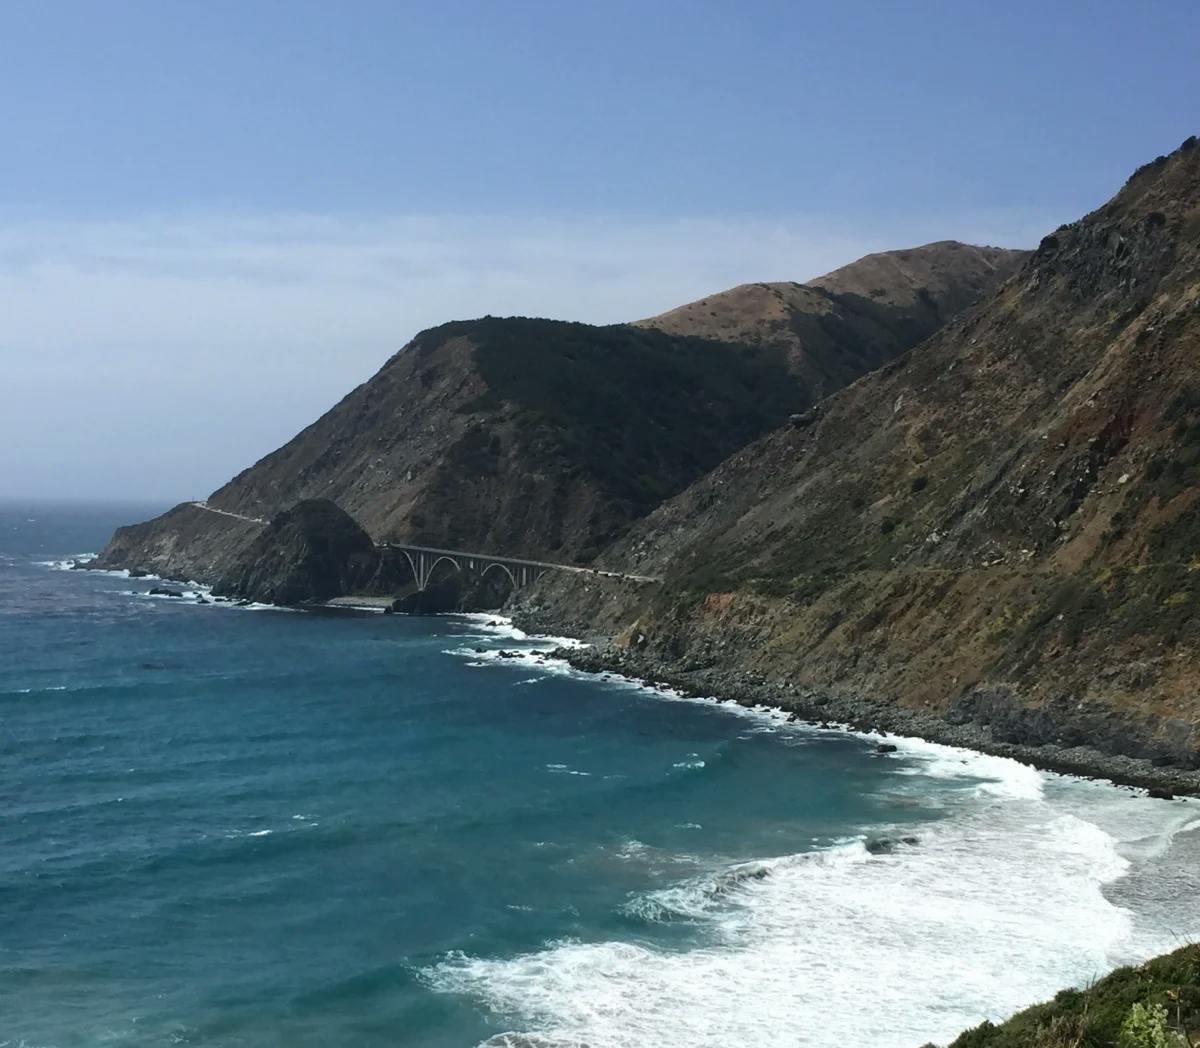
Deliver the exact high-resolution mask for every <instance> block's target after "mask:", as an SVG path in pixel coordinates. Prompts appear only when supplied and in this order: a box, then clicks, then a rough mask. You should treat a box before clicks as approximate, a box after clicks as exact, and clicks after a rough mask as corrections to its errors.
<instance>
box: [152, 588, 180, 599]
mask: <svg viewBox="0 0 1200 1048" xmlns="http://www.w3.org/2000/svg"><path fill="white" fill-rule="evenodd" d="M148 592H149V595H150V596H151V597H182V596H183V592H182V591H181V590H174V589H167V588H166V587H165V586H155V587H154V588H153V589H151V590H149V591H148Z"/></svg>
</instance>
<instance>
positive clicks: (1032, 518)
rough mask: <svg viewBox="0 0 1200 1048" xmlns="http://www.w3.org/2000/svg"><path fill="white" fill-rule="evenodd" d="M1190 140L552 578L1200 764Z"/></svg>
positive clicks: (699, 660) (709, 658)
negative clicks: (801, 418) (1001, 280)
mask: <svg viewBox="0 0 1200 1048" xmlns="http://www.w3.org/2000/svg"><path fill="white" fill-rule="evenodd" d="M1198 499H1200V149H1198V148H1197V147H1196V144H1195V140H1194V139H1189V140H1188V142H1187V143H1185V144H1184V146H1183V147H1181V148H1180V149H1179V150H1178V151H1177V152H1176V153H1174V154H1172V155H1171V156H1170V157H1166V158H1160V159H1159V160H1158V161H1156V162H1155V163H1153V164H1151V165H1147V167H1146V168H1144V169H1142V170H1140V171H1139V172H1137V173H1136V174H1135V175H1134V176H1133V177H1132V178H1131V179H1130V181H1129V182H1128V183H1127V185H1126V186H1125V187H1124V189H1122V190H1121V192H1120V193H1118V195H1117V196H1116V197H1115V198H1114V199H1113V200H1112V201H1111V202H1109V203H1108V204H1106V205H1105V206H1104V207H1102V208H1100V209H1099V210H1097V211H1095V212H1093V213H1092V214H1090V215H1088V216H1087V217H1086V218H1084V219H1083V220H1081V221H1079V222H1076V223H1073V224H1071V225H1067V226H1063V227H1061V228H1060V229H1059V230H1057V231H1056V232H1055V233H1054V234H1052V235H1050V236H1048V237H1046V238H1045V239H1044V240H1043V241H1042V244H1041V246H1040V247H1039V249H1038V250H1037V252H1036V253H1035V254H1034V255H1033V256H1032V257H1031V258H1030V259H1029V260H1028V261H1027V262H1026V263H1025V265H1024V266H1023V267H1022V269H1021V271H1020V272H1019V273H1018V275H1017V276H1016V277H1015V278H1014V279H1012V280H1011V281H1009V282H1008V283H1007V284H1006V285H1005V286H1004V287H1003V289H1002V290H1001V291H1000V292H999V294H998V295H997V296H995V297H994V298H993V299H991V300H989V302H988V303H987V304H986V305H985V306H983V307H981V308H980V309H977V310H975V311H973V312H971V313H969V314H967V315H966V316H965V317H963V318H961V319H959V320H957V321H955V322H953V323H951V324H950V325H949V326H948V327H947V328H945V329H944V330H943V331H941V332H940V333H938V334H937V335H935V336H934V337H933V338H931V339H930V340H929V341H927V342H926V343H924V344H923V345H921V346H920V347H918V348H917V349H916V350H914V351H913V352H912V353H911V354H909V355H907V356H906V357H904V358H901V359H899V360H897V361H895V362H894V363H892V364H890V365H888V366H887V367H885V368H883V369H882V370H881V371H878V372H876V373H874V374H872V375H869V376H867V377H866V378H864V379H862V380H860V381H858V382H856V383H855V384H854V385H852V386H850V387H849V388H847V389H845V390H843V391H842V392H840V393H839V394H837V395H835V396H833V397H831V398H830V399H829V400H827V401H825V402H824V403H823V404H822V406H821V410H820V417H819V419H818V420H817V421H816V423H815V424H814V425H812V426H810V427H806V428H793V427H784V428H781V429H780V430H778V431H776V432H774V433H772V434H770V435H769V436H767V437H765V438H764V439H762V440H761V441H758V442H756V443H755V444H753V445H751V446H750V447H748V448H746V449H744V450H743V451H741V452H739V453H737V454H735V455H734V456H733V457H732V458H731V459H730V460H729V461H728V462H726V463H724V464H723V465H722V466H721V467H720V468H718V469H717V470H715V471H714V472H713V473H711V474H710V475H708V476H707V477H705V478H703V479H702V480H701V481H699V482H698V483H697V484H695V485H693V486H692V487H691V488H690V489H688V490H687V491H686V492H684V493H683V494H681V495H680V496H678V497H677V498H675V499H673V500H671V501H669V502H668V503H666V504H665V505H663V506H662V507H660V509H659V510H658V511H656V512H655V513H654V514H653V515H652V516H651V517H650V518H648V519H647V521H645V522H644V523H643V524H642V525H640V526H639V527H638V528H636V529H634V530H633V531H632V532H631V533H630V534H629V535H628V536H627V537H626V538H625V539H624V540H623V541H622V542H621V543H619V544H618V545H617V546H616V547H614V548H613V549H612V550H611V551H609V552H608V553H606V554H605V555H604V556H603V557H602V558H601V560H600V562H601V563H602V564H606V565H608V566H611V567H618V568H623V569H632V570H637V571H639V572H642V573H646V574H654V573H662V572H666V573H667V574H668V577H669V579H668V583H667V584H666V586H665V587H664V589H663V591H662V592H661V593H660V594H659V595H658V597H657V598H656V599H655V600H654V601H653V602H652V603H651V604H650V605H648V606H640V605H635V604H632V603H630V602H629V600H628V599H627V597H626V596H625V594H624V593H623V592H622V591H620V590H619V589H615V588H614V589H613V590H612V592H610V593H606V592H603V591H602V590H601V588H600V587H597V586H594V585H593V586H591V587H589V588H588V589H586V590H585V589H584V588H583V587H581V586H579V585H576V584H572V583H571V582H569V581H566V582H555V581H551V580H547V582H546V584H545V588H544V590H543V593H542V594H541V595H540V597H539V598H538V599H540V600H541V601H543V602H548V604H549V607H550V608H551V609H552V611H553V614H554V615H555V616H556V617H557V618H558V619H559V620H560V622H561V621H570V622H573V623H575V624H577V625H578V624H583V623H587V624H589V625H590V626H591V627H592V628H593V629H595V628H596V626H597V624H605V625H607V627H608V628H609V630H610V631H612V632H616V631H618V630H621V629H625V630H626V633H625V636H627V637H628V636H631V637H634V638H637V637H638V636H641V637H643V638H644V641H643V643H644V646H645V650H646V652H647V653H648V654H650V655H652V656H653V657H654V658H655V659H657V660H658V662H659V664H660V665H662V666H670V667H676V668H687V667H693V668H694V667H703V666H712V665H715V664H729V665H733V666H736V667H739V668H741V669H742V670H747V671H750V672H752V673H754V674H761V675H763V676H765V678H766V679H767V680H768V681H775V682H777V683H778V684H779V686H780V688H781V689H782V688H784V687H785V682H786V687H788V688H797V687H798V688H814V689H818V690H821V691H824V692H827V693H838V694H855V693H856V694H859V695H866V696H872V697H875V698H878V699H880V700H882V701H883V702H884V703H886V704H888V705H891V706H899V707H907V708H910V709H917V710H926V711H933V712H937V713H939V714H941V715H942V716H943V717H945V718H948V719H949V720H952V721H969V722H972V723H975V724H979V725H983V726H984V727H985V728H986V730H988V731H990V732H991V733H992V734H993V736H994V737H995V738H997V739H1004V740H1011V741H1017V742H1032V743H1041V742H1054V743H1057V744H1060V745H1074V744H1085V743H1086V744H1092V745H1096V746H1099V747H1101V748H1102V749H1105V750H1107V751H1109V752H1117V753H1129V754H1134V755H1140V756H1145V757H1150V758H1153V759H1155V760H1158V761H1163V762H1167V761H1169V762H1174V763H1176V764H1178V765H1183V766H1186V767H1194V766H1197V765H1200V728H1198V725H1200V662H1198V661H1197V654H1198V653H1200V614H1198V610H1200V570H1197V569H1198V568H1200V523H1198V522H1200V516H1198V515H1197V513H1196V503H1197V500H1198Z"/></svg>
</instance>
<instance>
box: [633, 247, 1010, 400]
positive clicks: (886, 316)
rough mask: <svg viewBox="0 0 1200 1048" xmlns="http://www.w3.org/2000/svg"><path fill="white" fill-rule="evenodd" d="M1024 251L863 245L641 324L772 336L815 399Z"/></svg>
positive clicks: (898, 350)
mask: <svg viewBox="0 0 1200 1048" xmlns="http://www.w3.org/2000/svg"><path fill="white" fill-rule="evenodd" d="M1027 254H1028V253H1027V252H1025V251H1011V250H1007V249H1005V248H998V247H975V246H973V245H971V244H960V243H958V242H957V241H954V240H943V241H939V242H937V243H934V244H926V245H924V246H923V247H915V248H909V249H906V250H902V251H885V252H881V253H879V254H875V255H867V256H866V257H865V258H860V259H859V260H858V261H857V262H852V263H851V264H850V265H848V266H843V267H842V268H841V269H836V270H834V271H833V272H832V273H828V274H826V275H825V276H823V277H817V278H816V279H815V280H811V281H809V282H808V283H807V284H797V283H772V284H741V285H739V286H738V287H735V288H731V289H730V290H728V291H722V292H720V293H719V294H716V295H710V296H709V297H708V298H703V299H700V300H698V301H696V302H689V303H688V304H687V305H684V306H680V307H678V308H677V309H672V310H670V311H669V312H667V313H663V314H660V315H659V316H656V317H650V318H648V319H646V320H641V321H638V324H639V325H640V326H643V327H653V328H657V329H658V330H660V331H666V332H669V333H671V334H675V335H695V336H698V337H701V338H712V339H720V340H722V341H725V342H749V343H753V344H756V345H767V346H771V347H773V348H775V349H777V350H779V352H780V353H781V354H782V356H783V359H784V361H785V362H786V364H787V367H788V370H789V371H791V372H792V374H793V375H795V376H796V378H797V380H798V381H799V382H800V384H801V386H802V388H803V389H804V391H805V394H806V398H807V399H808V400H809V401H812V402H816V401H817V400H820V399H821V398H822V397H825V396H828V395H829V394H830V393H834V392H836V391H837V390H839V389H841V388H842V387H843V386H845V385H848V384H849V383H850V382H853V381H854V380H855V379H856V378H859V377H860V376H861V375H864V374H866V373H867V372H868V371H873V370H875V368H877V367H880V366H881V365H883V364H886V363H887V362H888V361H889V360H893V359H894V358H896V357H897V356H899V355H900V354H902V353H904V352H905V351H906V350H908V349H911V348H912V347H913V346H915V345H916V344H917V343H918V342H920V341H921V340H922V339H925V338H928V337H929V336H930V335H932V334H933V333H934V332H935V331H937V330H938V328H940V327H941V326H942V325H943V324H945V323H946V322H947V321H948V320H950V319H951V318H953V317H955V316H957V315H958V314H959V313H961V312H962V311H963V310H964V309H967V308H968V307H969V306H972V305H974V304H975V303H976V302H978V301H979V300H980V299H981V298H983V297H984V296H986V295H988V294H990V293H991V292H992V291H993V290H995V288H996V287H997V286H999V285H1000V284H1001V283H1002V282H1003V281H1004V280H1006V279H1007V278H1008V277H1009V276H1011V275H1012V274H1013V273H1014V272H1016V270H1017V268H1018V267H1019V266H1020V264H1021V263H1022V262H1023V261H1024V259H1025V257H1026V255H1027Z"/></svg>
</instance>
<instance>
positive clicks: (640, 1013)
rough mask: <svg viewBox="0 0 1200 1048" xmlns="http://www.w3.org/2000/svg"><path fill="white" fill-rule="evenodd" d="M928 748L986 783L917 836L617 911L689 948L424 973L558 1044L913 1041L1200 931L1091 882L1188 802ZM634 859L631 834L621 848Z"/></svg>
mask: <svg viewBox="0 0 1200 1048" xmlns="http://www.w3.org/2000/svg"><path fill="white" fill-rule="evenodd" d="M922 745H923V744H922ZM945 749H946V748H941V750H945ZM941 750H936V749H931V750H929V751H927V756H928V764H929V766H930V768H931V774H933V775H935V776H940V775H960V774H961V775H963V776H964V777H965V779H967V780H978V779H981V778H982V779H984V781H985V782H986V783H989V784H992V785H995V786H996V788H995V789H992V790H988V791H978V790H976V789H975V788H969V789H966V790H965V791H964V792H963V793H962V794H961V801H962V803H961V805H960V807H959V809H958V813H957V814H956V815H954V816H953V817H951V818H948V819H946V820H944V821H942V822H938V823H934V824H932V825H931V826H930V825H927V826H924V827H922V828H921V829H920V830H919V831H917V832H918V834H919V838H918V841H917V843H916V844H911V845H909V844H905V845H902V846H897V847H894V848H891V849H885V850H883V851H880V850H879V849H874V850H872V849H869V848H868V847H867V844H866V842H865V841H864V840H862V839H856V840H849V841H845V842H842V843H838V844H835V845H834V846H832V847H829V848H825V849H823V850H820V851H815V852H809V853H802V854H797V855H783V856H777V857H773V858H767V859H762V860H758V861H754V862H748V863H738V864H734V865H729V866H724V867H718V868H714V869H710V870H708V871H706V872H704V873H702V874H700V875H697V876H694V877H691V878H688V879H685V880H683V881H680V882H677V883H675V884H673V885H670V886H668V887H665V888H660V889H657V890H654V891H647V892H643V893H639V894H636V895H634V896H632V897H630V898H629V899H628V900H627V901H626V903H625V905H624V906H623V907H622V909H623V912H624V914H625V915H626V916H627V917H629V918H633V919H635V920H641V921H645V922H646V923H647V924H648V925H652V924H657V923H662V922H680V921H682V922H685V923H688V924H691V925H694V926H696V927H697V928H698V929H699V930H701V931H702V932H703V933H705V935H704V942H705V944H704V945H702V946H697V947H693V948H690V949H678V948H671V949H666V948H656V947H654V946H652V945H648V944H647V942H646V941H645V940H644V939H643V940H641V941H610V942H593V943H584V942H575V941H560V942H552V943H548V944H547V945H546V947H545V948H544V949H542V950H539V951H537V952H534V953H530V954H525V955H522V956H517V957H509V958H498V959H497V958H481V957H471V956H468V955H464V954H454V955H451V956H448V957H447V958H446V959H445V960H443V962H441V963H440V964H437V965H435V966H433V967H431V968H429V969H426V970H425V972H424V976H425V978H426V979H427V980H428V982H429V984H430V985H432V986H433V987H435V988H436V989H439V990H444V991H448V992H456V993H466V994H470V995H473V996H474V997H476V998H477V999H478V1000H480V1001H481V1002H483V1003H484V1004H485V1005H486V1006H488V1007H489V1008H490V1009H492V1010H493V1012H494V1013H495V1014H497V1015H498V1016H500V1017H501V1018H502V1021H503V1022H505V1024H506V1025H511V1026H512V1027H513V1028H514V1029H515V1030H525V1031H528V1034H527V1036H530V1037H534V1036H537V1037H544V1038H548V1039H550V1041H551V1042H557V1043H586V1044H592V1045H605V1046H611V1048H623V1046H633V1045H637V1046H639V1048H683V1046H685V1045H686V1046H689V1048H691V1046H714V1048H715V1046H718V1045H721V1046H724V1045H728V1044H753V1045H756V1046H757V1045H761V1046H764V1048H773V1046H784V1045H788V1046H791V1045H834V1044H841V1043H846V1042H850V1041H857V1042H860V1043H868V1042H869V1043H871V1044H874V1045H880V1046H882V1048H888V1046H891V1045H895V1046H897V1048H899V1046H906V1048H911V1046H912V1045H914V1044H920V1043H922V1042H924V1041H928V1040H931V1039H933V1040H942V1041H944V1040H946V1039H948V1038H950V1037H952V1036H954V1035H955V1034H957V1033H958V1032H959V1031H961V1030H962V1029H965V1028H967V1027H969V1026H972V1025H975V1024H977V1023H979V1022H980V1021H982V1020H983V1019H985V1018H990V1019H993V1020H996V1019H1000V1018H1003V1017H1004V1016H1006V1015H1008V1014H1010V1013H1011V1012H1013V1011H1015V1010H1017V1009H1018V1008H1020V1007H1022V1006H1023V1005H1026V1004H1029V1003H1032V1002H1034V1001H1036V1000H1039V999H1042V998H1044V997H1046V996H1049V995H1051V994H1053V993H1054V992H1055V991H1057V990H1058V989H1061V988H1062V987H1063V986H1065V985H1069V984H1076V985H1078V984H1080V983H1083V982H1086V981H1088V980H1090V979H1092V978H1094V977H1096V976H1098V975H1100V974H1102V973H1103V972H1105V971H1106V970H1108V969H1109V968H1111V967H1112V966H1113V965H1115V964H1118V963H1123V962H1126V961H1129V960H1133V959H1137V958H1140V957H1144V956H1148V955H1150V954H1152V953H1154V952H1156V951H1158V950H1161V949H1166V948H1169V947H1170V946H1172V945H1174V944H1175V934H1176V933H1178V934H1187V933H1189V932H1190V933H1192V934H1195V932H1197V931H1200V914H1197V915H1192V917H1191V920H1192V922H1193V924H1194V925H1195V927H1193V928H1190V929H1188V928H1179V927H1172V924H1171V923H1170V921H1168V920H1166V919H1163V920H1160V921H1158V922H1157V923H1156V922H1154V921H1147V920H1146V919H1144V917H1143V918H1141V919H1136V920H1135V915H1134V914H1133V913H1131V912H1130V911H1129V910H1127V909H1125V908H1123V907H1121V906H1118V905H1115V904H1114V903H1113V902H1112V901H1110V899H1109V898H1108V897H1106V895H1105V889H1106V888H1111V887H1112V886H1113V885H1114V884H1115V883H1117V882H1119V881H1120V879H1121V878H1123V877H1124V876H1125V875H1126V873H1127V872H1128V871H1129V870H1130V868H1131V863H1132V861H1133V860H1131V858H1130V857H1129V856H1128V855H1127V854H1125V852H1126V851H1127V849H1128V848H1129V847H1130V846H1134V850H1135V851H1136V842H1137V840H1140V839H1141V838H1143V837H1145V836H1146V835H1147V834H1148V833H1149V834H1150V835H1151V836H1155V837H1156V839H1157V838H1170V837H1171V836H1172V835H1175V834H1179V833H1181V832H1187V831H1188V828H1189V827H1190V826H1192V825H1193V824H1195V823H1197V822H1200V820H1197V819H1196V818H1195V815H1194V812H1191V811H1188V810H1186V809H1185V808H1184V806H1182V805H1180V806H1177V807H1175V808H1172V807H1171V806H1168V805H1164V804H1162V803H1161V802H1157V807H1155V806H1154V805H1155V804H1156V802H1153V801H1150V800H1148V799H1146V798H1144V797H1139V796H1135V795H1133V794H1130V793H1126V792H1120V791H1116V790H1112V789H1110V788H1107V787H1103V786H1100V785H1097V784H1092V783H1083V782H1079V781H1076V780H1067V779H1064V778H1062V777H1060V776H1049V775H1043V774H1042V773H1038V772H1033V771H1031V770H1028V771H1027V770H1026V769H1025V767H1024V766H1023V765H1017V766H1016V767H1015V768H1013V767H1010V766H1009V765H1008V764H1003V763H1002V764H992V763H991V762H990V761H988V760H982V761H976V760H975V755H968V756H967V758H966V759H967V764H966V765H963V764H962V763H961V758H960V757H959V755H958V753H957V752H953V753H951V754H948V753H944V752H941ZM1031 775H1032V776H1037V778H1038V779H1039V780H1040V782H1039V788H1037V789H1034V788H1032V785H1031V783H1030V781H1029V778H1030V776H1031ZM1097 813H1098V814H1097ZM647 853H648V849H647V848H646V846H645V845H643V844H641V842H638V841H632V840H631V841H627V842H626V843H625V844H624V845H623V846H622V848H621V849H620V851H619V852H618V856H619V857H620V858H622V859H624V860H625V861H629V862H645V861H648V860H649V856H648V854H647ZM748 1002H753V1006H749V1005H748ZM868 1005H869V1006H868ZM881 1015H883V1016H887V1023H886V1024H885V1025H882V1026H881V1025H880V1024H879V1022H878V1016H881ZM493 1043H498V1042H493ZM514 1043H515V1042H514Z"/></svg>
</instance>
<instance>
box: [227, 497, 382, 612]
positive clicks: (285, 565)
mask: <svg viewBox="0 0 1200 1048" xmlns="http://www.w3.org/2000/svg"><path fill="white" fill-rule="evenodd" d="M381 562H382V558H381V556H380V553H379V551H378V550H376V548H375V543H374V542H373V541H372V539H371V536H370V535H368V534H367V533H366V531H364V530H363V528H362V527H361V526H360V525H359V524H358V523H357V522H356V521H355V520H354V518H353V517H351V516H350V515H349V514H348V513H346V512H345V511H344V510H342V509H339V508H338V507H337V505H335V504H334V503H333V502H330V501H329V500H328V499H306V500H305V501H303V502H298V503H296V505H295V506H292V507H291V508H290V509H287V510H284V511H283V512H282V513H280V514H278V515H277V516H276V517H275V518H274V519H273V520H272V521H271V523H270V524H269V525H267V527H265V528H263V529H262V530H261V531H260V532H259V534H258V536H257V537H256V538H255V539H254V540H253V541H252V542H251V543H250V544H249V545H248V546H247V547H246V548H245V549H244V550H243V551H242V553H241V554H240V555H239V557H238V559H237V563H236V564H234V565H232V566H231V567H230V568H229V569H228V570H227V571H226V572H225V574H223V575H222V577H221V578H220V580H219V581H218V582H217V584H216V586H214V592H215V593H217V594H218V595H220V596H225V597H240V598H244V599H248V600H258V601H263V602H265V603H269V604H306V603H311V602H319V601H325V600H329V599H330V598H331V597H340V596H344V595H345V594H347V593H369V592H371V591H372V589H373V588H375V586H376V585H377V576H378V575H379V571H380V567H381Z"/></svg>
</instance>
